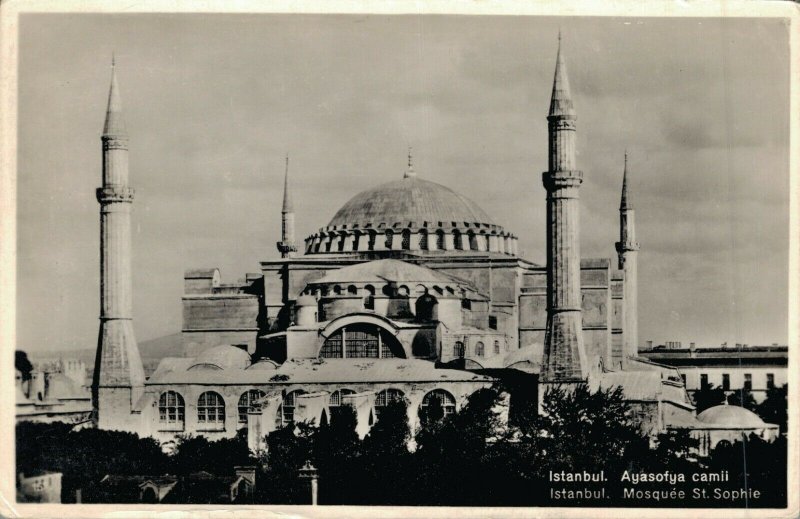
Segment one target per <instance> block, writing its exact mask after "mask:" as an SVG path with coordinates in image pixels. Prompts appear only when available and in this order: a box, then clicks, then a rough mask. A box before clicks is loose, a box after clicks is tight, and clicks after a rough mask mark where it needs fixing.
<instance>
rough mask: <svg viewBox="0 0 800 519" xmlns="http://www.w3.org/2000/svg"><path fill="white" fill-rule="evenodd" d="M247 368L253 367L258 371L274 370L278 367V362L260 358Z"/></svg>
mask: <svg viewBox="0 0 800 519" xmlns="http://www.w3.org/2000/svg"><path fill="white" fill-rule="evenodd" d="M247 369H255V370H259V371H275V370H276V369H278V363H277V362H275V361H272V360H269V359H261V360H259V361H258V362H256V363H255V364H253V365H251V366H250V367H249V368H247Z"/></svg>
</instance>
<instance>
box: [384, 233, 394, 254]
mask: <svg viewBox="0 0 800 519" xmlns="http://www.w3.org/2000/svg"><path fill="white" fill-rule="evenodd" d="M393 237H394V232H393V231H392V230H391V229H386V244H385V245H386V248H387V249H389V250H391V249H392V240H393Z"/></svg>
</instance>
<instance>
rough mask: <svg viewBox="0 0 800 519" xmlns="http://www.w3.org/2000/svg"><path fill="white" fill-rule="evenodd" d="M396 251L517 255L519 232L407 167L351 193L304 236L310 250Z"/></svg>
mask: <svg viewBox="0 0 800 519" xmlns="http://www.w3.org/2000/svg"><path fill="white" fill-rule="evenodd" d="M409 170H410V171H413V168H411V167H409ZM392 251H415V252H417V253H426V252H433V253H446V252H449V253H462V254H463V253H466V252H472V253H475V252H484V253H487V252H488V253H497V254H505V255H510V256H516V255H517V237H516V236H514V235H513V234H511V233H509V232H507V231H505V230H504V229H503V228H502V227H501V226H499V225H497V224H495V223H494V222H493V221H492V219H491V218H490V217H489V215H487V214H486V212H485V211H484V210H483V209H481V208H480V207H479V206H478V204H476V203H475V202H473V201H472V200H470V199H468V198H466V197H464V196H462V195H460V194H458V193H456V192H455V191H453V190H451V189H449V188H447V187H445V186H442V185H440V184H437V183H435V182H430V181H428V180H422V179H419V178H417V177H416V174H409V173H408V172H406V175H405V178H403V179H402V180H397V181H394V182H388V183H385V184H381V185H379V186H377V187H374V188H371V189H367V190H366V191H362V192H361V193H359V194H357V195H356V196H354V197H353V198H351V199H350V200H349V201H348V202H347V203H346V204H345V205H344V206H342V208H341V209H339V211H338V212H337V213H336V214H335V215H334V217H333V219H332V220H331V221H330V223H328V225H327V226H326V227H323V228H321V229H320V230H319V231H318V232H316V233H314V234H312V235H311V236H309V237H308V238H306V240H305V253H306V254H340V253H375V252H378V253H391V252H392Z"/></svg>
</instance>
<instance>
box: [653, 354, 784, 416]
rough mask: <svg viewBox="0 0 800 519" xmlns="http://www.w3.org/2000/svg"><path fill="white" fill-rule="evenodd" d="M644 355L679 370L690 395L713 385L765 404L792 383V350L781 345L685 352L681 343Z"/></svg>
mask: <svg viewBox="0 0 800 519" xmlns="http://www.w3.org/2000/svg"><path fill="white" fill-rule="evenodd" d="M640 355H642V356H643V357H645V358H647V359H649V360H652V361H653V362H658V363H659V364H665V365H667V366H672V367H674V368H676V369H677V370H678V372H679V373H680V374H681V377H682V378H683V381H684V383H685V384H686V390H687V391H689V393H690V394H691V393H694V392H695V391H697V390H698V389H701V388H703V387H710V385H713V386H714V387H721V388H722V389H724V390H725V391H726V392H728V393H730V392H733V391H736V390H740V389H748V390H749V391H750V392H751V393H752V394H753V398H755V400H756V402H762V401H764V399H765V398H766V396H767V390H769V389H771V388H774V387H781V386H783V385H784V384H786V383H787V382H788V372H787V366H788V361H789V348H788V347H786V346H779V345H777V344H773V345H771V346H749V345H747V344H736V345H735V346H733V347H728V346H727V345H721V346H720V347H716V348H697V347H695V344H694V343H691V344H690V346H689V347H688V348H683V347H682V346H681V344H680V343H676V342H671V343H670V342H668V343H667V344H666V345H659V346H656V347H652V346H651V347H650V348H649V349H643V350H641V351H640Z"/></svg>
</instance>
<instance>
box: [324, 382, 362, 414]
mask: <svg viewBox="0 0 800 519" xmlns="http://www.w3.org/2000/svg"><path fill="white" fill-rule="evenodd" d="M354 394H356V392H355V391H353V390H352V389H347V388H343V389H337V390H336V391H334V392H333V393H331V396H330V397H329V398H328V410H329V411H330V413H331V421H333V420H336V419H337V418H338V417H339V416H340V415H341V413H342V410H343V409H344V407H345V406H347V405H349V404H346V403H345V402H344V397H345V396H347V395H354Z"/></svg>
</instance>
